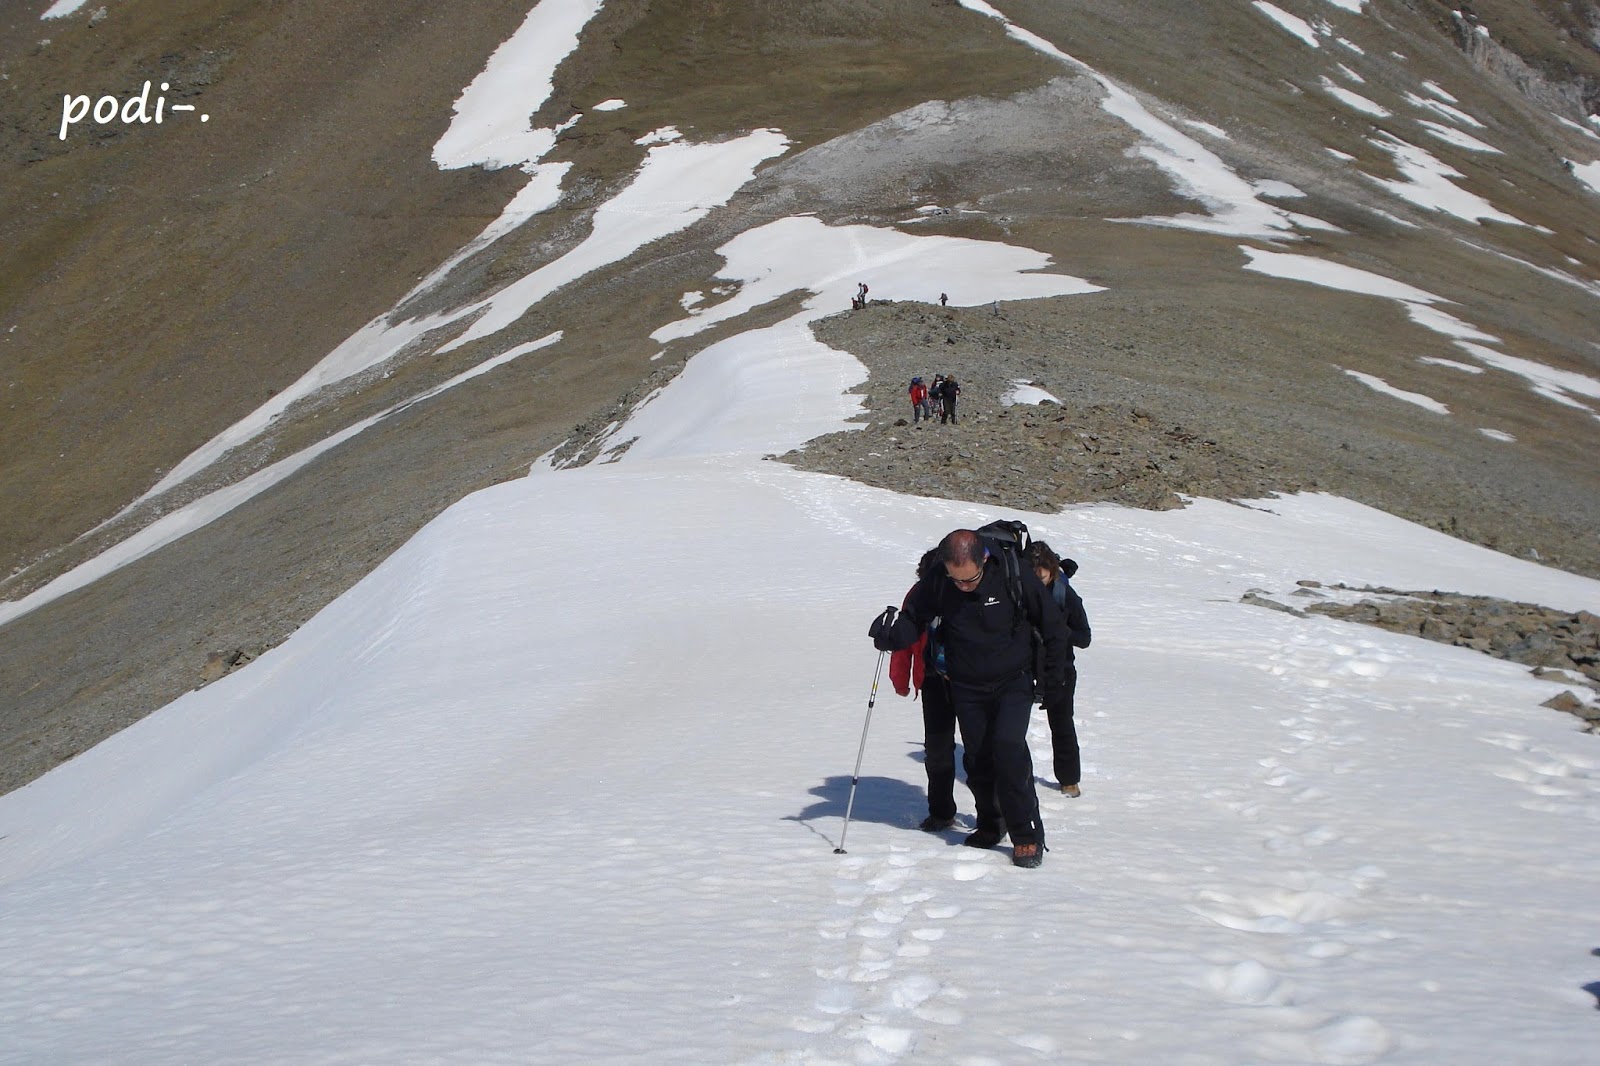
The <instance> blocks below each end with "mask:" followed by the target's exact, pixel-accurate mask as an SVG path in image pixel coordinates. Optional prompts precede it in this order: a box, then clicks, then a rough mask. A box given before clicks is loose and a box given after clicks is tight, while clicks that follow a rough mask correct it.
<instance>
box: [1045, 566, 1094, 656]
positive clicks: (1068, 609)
mask: <svg viewBox="0 0 1600 1066" xmlns="http://www.w3.org/2000/svg"><path fill="white" fill-rule="evenodd" d="M1050 595H1051V598H1052V599H1054V600H1055V604H1056V606H1057V607H1059V608H1061V613H1062V615H1063V620H1064V621H1065V622H1066V626H1067V643H1068V645H1069V647H1068V648H1067V661H1068V662H1071V661H1072V649H1073V648H1087V647H1088V646H1089V641H1090V640H1091V639H1093V636H1094V634H1093V633H1091V632H1090V630H1089V613H1088V612H1087V611H1085V610H1084V609H1083V597H1081V596H1079V595H1078V590H1077V589H1075V588H1073V587H1072V584H1071V583H1070V582H1069V581H1068V580H1067V575H1066V574H1057V575H1056V579H1055V581H1053V582H1051V583H1050Z"/></svg>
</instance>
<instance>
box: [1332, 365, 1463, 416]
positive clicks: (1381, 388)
mask: <svg viewBox="0 0 1600 1066" xmlns="http://www.w3.org/2000/svg"><path fill="white" fill-rule="evenodd" d="M1339 369H1340V370H1343V371H1344V372H1345V373H1346V374H1349V375H1350V376H1351V377H1353V378H1355V379H1356V380H1357V381H1359V382H1361V384H1363V385H1365V386H1367V388H1369V389H1373V390H1375V391H1377V392H1381V393H1383V394H1384V395H1386V396H1393V397H1394V398H1395V399H1397V400H1404V401H1405V402H1406V403H1409V404H1415V405H1416V406H1418V407H1421V408H1423V409H1424V410H1427V411H1432V412H1433V413H1434V414H1440V415H1447V414H1449V413H1450V408H1448V407H1446V406H1445V405H1444V404H1442V403H1440V402H1439V401H1438V400H1435V399H1433V398H1432V397H1431V396H1424V395H1423V394H1422V393H1420V392H1407V391H1406V390H1405V389H1400V388H1396V387H1395V386H1393V385H1391V384H1389V383H1388V382H1387V381H1385V380H1383V379H1382V378H1380V377H1378V376H1377V375H1375V374H1364V373H1362V372H1361V371H1359V370H1347V369H1345V368H1344V367H1339Z"/></svg>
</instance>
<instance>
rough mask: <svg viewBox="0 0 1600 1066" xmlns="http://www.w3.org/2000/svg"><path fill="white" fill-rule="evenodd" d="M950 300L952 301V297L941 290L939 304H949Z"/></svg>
mask: <svg viewBox="0 0 1600 1066" xmlns="http://www.w3.org/2000/svg"><path fill="white" fill-rule="evenodd" d="M949 302H950V297H948V296H946V295H945V294H944V293H942V292H941V293H940V294H939V306H940V307H943V306H944V305H945V304H947V303H949Z"/></svg>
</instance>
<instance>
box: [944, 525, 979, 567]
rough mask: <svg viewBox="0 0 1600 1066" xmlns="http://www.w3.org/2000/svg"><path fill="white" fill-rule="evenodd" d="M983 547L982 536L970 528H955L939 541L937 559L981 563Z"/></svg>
mask: <svg viewBox="0 0 1600 1066" xmlns="http://www.w3.org/2000/svg"><path fill="white" fill-rule="evenodd" d="M984 553H985V549H984V547H983V538H982V537H980V536H978V534H976V533H974V532H973V531H972V530H970V529H957V530H954V531H952V532H951V533H949V534H948V535H946V537H945V538H944V539H943V540H941V541H940V542H939V559H940V561H942V562H944V563H946V564H949V563H977V564H978V565H979V566H982V565H983V558H984Z"/></svg>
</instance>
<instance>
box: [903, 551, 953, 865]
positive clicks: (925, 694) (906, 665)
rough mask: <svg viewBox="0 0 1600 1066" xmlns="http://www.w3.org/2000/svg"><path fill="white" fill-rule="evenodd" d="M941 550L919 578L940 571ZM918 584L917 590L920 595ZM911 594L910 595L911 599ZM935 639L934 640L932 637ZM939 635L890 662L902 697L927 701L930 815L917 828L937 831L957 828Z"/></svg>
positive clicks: (927, 559)
mask: <svg viewBox="0 0 1600 1066" xmlns="http://www.w3.org/2000/svg"><path fill="white" fill-rule="evenodd" d="M940 565H941V564H940V562H939V549H938V548H930V549H928V550H927V551H926V552H924V553H923V555H922V561H921V562H919V563H918V564H917V580H918V581H921V580H923V579H925V578H927V577H929V576H930V575H934V574H936V573H937V572H938V571H939V568H940ZM915 590H916V586H915V585H913V586H911V591H915ZM910 598H911V592H907V593H906V599H907V600H909V599H910ZM930 637H931V639H930ZM939 647H940V645H939V642H938V631H937V629H936V628H935V629H933V631H932V632H931V633H928V632H924V633H923V634H922V635H921V636H919V637H918V638H917V642H916V643H915V644H913V645H911V647H909V648H901V649H900V650H899V651H897V652H895V653H894V654H893V655H892V656H890V658H889V682H890V684H892V685H894V690H895V691H896V692H898V693H899V694H900V695H902V696H909V695H911V693H912V691H913V690H915V691H916V693H917V694H918V696H919V697H920V698H921V700H922V753H923V754H922V768H923V769H924V770H925V771H927V774H928V816H927V817H926V818H924V819H923V820H922V824H921V825H919V826H918V827H917V828H919V829H921V830H922V831H923V832H925V833H937V832H939V831H940V830H943V829H949V828H950V827H951V826H953V825H955V824H956V792H955V789H956V712H955V708H953V707H952V706H951V705H950V683H949V682H948V681H946V680H945V679H944V677H943V676H942V675H941V674H940V673H939V668H940V666H941V662H940V659H939V656H940V655H941V652H940V651H939Z"/></svg>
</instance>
